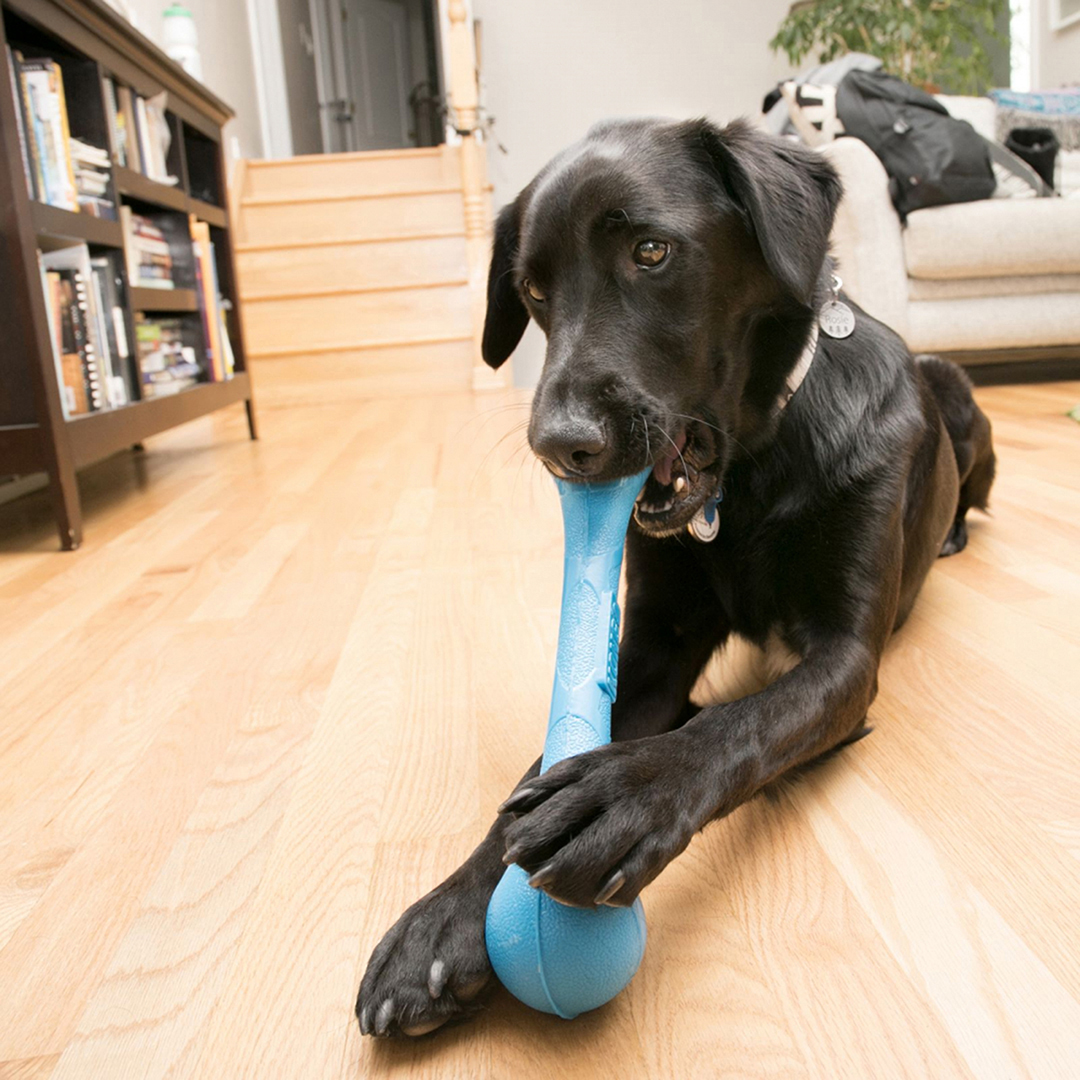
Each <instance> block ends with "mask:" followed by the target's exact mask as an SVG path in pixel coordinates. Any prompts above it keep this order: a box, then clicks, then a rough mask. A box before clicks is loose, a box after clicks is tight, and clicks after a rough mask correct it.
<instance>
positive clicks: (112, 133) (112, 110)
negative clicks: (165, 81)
mask: <svg viewBox="0 0 1080 1080" xmlns="http://www.w3.org/2000/svg"><path fill="white" fill-rule="evenodd" d="M104 86H105V114H106V118H107V119H108V122H109V142H110V145H111V146H112V159H113V161H115V162H116V164H117V165H127V147H125V146H124V144H123V140H122V139H121V138H120V109H119V107H118V105H117V102H116V83H115V82H113V80H112V76H111V75H106V76H105V78H104Z"/></svg>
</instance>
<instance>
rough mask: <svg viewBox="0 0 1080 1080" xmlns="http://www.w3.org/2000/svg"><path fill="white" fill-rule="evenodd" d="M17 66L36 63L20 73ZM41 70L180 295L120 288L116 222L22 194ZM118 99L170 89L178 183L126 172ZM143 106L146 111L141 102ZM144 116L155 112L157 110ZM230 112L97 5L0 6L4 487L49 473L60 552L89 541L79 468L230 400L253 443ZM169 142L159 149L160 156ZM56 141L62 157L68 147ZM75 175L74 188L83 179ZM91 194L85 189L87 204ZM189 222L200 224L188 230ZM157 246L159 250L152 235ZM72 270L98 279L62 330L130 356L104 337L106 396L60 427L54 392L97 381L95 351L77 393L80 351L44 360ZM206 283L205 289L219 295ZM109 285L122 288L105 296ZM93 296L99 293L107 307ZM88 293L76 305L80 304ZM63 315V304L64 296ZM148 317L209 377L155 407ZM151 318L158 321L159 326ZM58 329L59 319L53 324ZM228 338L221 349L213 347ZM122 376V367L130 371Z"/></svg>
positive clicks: (98, 0)
mask: <svg viewBox="0 0 1080 1080" xmlns="http://www.w3.org/2000/svg"><path fill="white" fill-rule="evenodd" d="M20 54H21V55H20ZM24 58H40V61H35V63H34V64H28V63H27V62H26V60H25V59H24ZM16 61H17V63H15V62H16ZM48 61H51V62H52V66H53V68H54V69H58V70H59V72H60V76H61V79H62V83H63V91H64V94H63V96H64V97H66V99H67V111H68V113H69V114H70V120H71V124H70V128H71V130H70V134H71V139H72V141H71V144H70V145H71V147H72V152H74V148H75V146H76V140H78V141H81V143H82V144H83V146H82V147H81V148H80V149H79V153H80V154H81V155H82V157H80V159H79V160H80V161H91V160H92V157H93V155H94V154H96V155H97V156H98V160H96V161H94V162H93V167H94V168H96V169H99V170H100V172H99V173H98V174H97V175H98V176H99V177H100V179H98V180H96V181H95V183H98V184H100V185H101V187H104V189H105V191H104V197H103V198H102V199H98V203H109V202H112V203H115V205H116V209H117V212H118V216H120V217H124V221H125V222H128V223H130V221H131V220H132V218H131V216H130V215H129V216H125V215H127V214H128V212H127V211H124V212H123V214H121V213H120V211H121V209H122V207H124V206H130V207H131V210H132V212H133V213H134V214H136V215H138V214H141V215H143V216H144V218H145V219H146V220H148V221H150V222H153V223H155V224H156V225H157V226H160V229H161V230H163V232H164V234H165V236H166V237H167V242H168V244H169V248H170V254H171V257H172V267H173V275H172V276H173V280H174V281H175V282H176V283H177V284H178V285H179V286H181V287H180V288H174V289H154V288H146V287H139V286H133V285H132V283H131V282H130V281H128V279H127V270H126V260H125V258H124V257H122V256H121V255H120V254H119V252H120V251H122V250H124V248H125V225H124V224H123V223H122V222H121V221H111V220H108V219H107V218H103V217H96V216H94V215H93V214H90V213H75V212H72V211H69V210H64V209H60V208H59V207H56V206H50V205H47V204H46V203H44V202H39V201H36V200H35V199H34V198H32V197H31V192H30V191H29V190H28V187H33V190H34V192H35V193H38V192H40V191H42V190H43V188H42V186H41V185H42V180H41V179H40V176H39V175H38V174H35V175H34V176H33V178H31V175H30V174H29V173H28V172H27V171H26V170H24V161H23V154H22V147H21V145H20V132H22V131H23V127H22V119H23V116H24V113H23V111H22V110H23V109H24V107H25V102H24V97H25V91H24V90H21V89H20V85H21V80H20V75H19V73H20V71H22V72H25V71H26V70H29V69H31V68H36V70H40V69H41V67H42V64H43V63H45V62H48ZM114 87H115V88H116V90H117V92H121V91H123V93H124V94H125V95H129V96H130V97H131V98H134V97H135V96H138V97H141V98H144V99H150V98H154V97H155V96H156V95H159V94H161V93H162V92H163V91H164V92H165V93H166V95H167V99H166V101H165V105H164V112H163V113H161V112H156V113H155V116H159V117H160V116H163V117H164V120H163V121H162V120H159V121H158V128H157V131H158V132H161V133H162V135H163V134H164V129H163V128H162V126H161V125H162V124H165V125H167V128H168V132H169V133H170V134H171V136H172V139H171V145H170V146H169V149H168V153H167V155H166V157H165V161H164V169H165V170H166V171H167V172H168V173H169V174H171V175H174V176H177V177H179V183H178V184H177V185H175V186H170V185H168V184H162V183H159V182H157V181H156V180H153V179H151V178H150V177H149V176H146V175H144V174H143V173H142V172H139V171H137V170H136V169H132V168H127V167H125V166H122V165H120V164H119V162H120V161H122V160H124V158H123V157H122V154H121V151H122V148H123V143H122V140H121V135H123V134H124V132H125V131H126V132H128V133H130V131H131V128H128V127H124V128H123V129H122V130H121V128H118V127H117V126H116V119H117V118H116V112H115V110H114V109H113V110H112V111H110V110H111V109H112V106H114V105H115V101H113V98H112V97H111V96H110V93H111V90H112V88H114ZM125 101H128V98H127V97H125ZM138 107H139V108H140V109H142V108H143V103H138ZM146 108H147V110H149V109H150V105H149V104H147V105H146ZM155 108H160V106H156V107H155ZM232 115H233V113H232V110H231V109H229V107H228V106H227V105H226V104H225V103H224V102H222V101H221V100H220V99H219V98H217V97H215V96H214V95H213V94H212V93H210V91H208V90H207V89H206V87H204V86H203V85H202V84H201V83H199V82H196V81H195V80H194V79H192V78H191V77H190V76H188V75H187V74H186V73H185V72H184V71H183V69H182V68H180V67H179V66H178V65H176V64H174V63H173V62H172V61H171V60H169V59H168V58H167V57H166V56H165V54H164V53H162V52H161V51H160V50H159V49H158V48H157V47H156V46H154V45H153V44H152V43H151V42H150V41H148V40H147V39H146V38H145V37H143V36H142V35H141V34H140V33H139V32H138V31H137V30H135V29H133V28H132V27H131V26H130V25H129V24H128V22H127V21H126V20H125V19H123V18H121V17H120V16H119V15H118V14H116V12H115V11H113V9H112V8H111V7H110V6H108V5H107V4H106V3H104V2H103V0H0V230H2V232H0V242H2V245H3V255H2V256H0V326H2V327H3V328H4V332H3V333H2V334H0V475H7V474H12V475H25V474H28V473H34V472H45V473H47V474H48V477H49V489H50V493H51V496H52V502H53V508H54V511H55V514H56V522H57V528H58V530H59V533H60V543H61V546H62V547H63V548H64V549H66V550H71V549H73V548H76V547H78V546H79V544H80V543H81V542H82V511H81V507H80V502H79V488H78V479H77V476H76V471H77V470H78V469H81V468H83V467H84V466H86V465H89V464H92V463H93V462H95V461H99V460H101V459H102V458H104V457H107V456H109V455H111V454H115V453H118V452H121V451H124V450H128V449H130V448H132V447H133V446H135V445H137V444H141V443H142V442H143V440H145V439H147V438H149V437H150V436H152V435H156V434H158V433H159V432H162V431H165V430H167V429H168V428H171V427H175V426H176V425H177V424H183V423H187V422H188V421H189V420H194V419H196V418H197V417H200V416H204V415H206V414H207V413H210V412H213V411H215V410H217V409H221V408H225V407H227V406H232V405H235V404H237V403H239V402H243V403H244V405H245V408H246V412H247V420H248V427H249V432H250V435H251V438H253V439H254V438H255V437H256V429H255V410H254V400H253V394H252V385H251V376H250V374H249V373H248V371H247V363H246V357H245V353H244V337H243V322H242V319H241V314H242V313H241V310H240V303H239V299H240V298H239V296H238V295H237V293H236V272H235V266H234V254H233V247H234V244H233V235H232V232H231V227H230V226H231V223H230V220H229V214H228V211H227V209H225V207H224V206H223V205H221V204H224V202H225V191H226V184H225V163H224V158H223V155H222V128H223V126H224V125H225V123H226V122H227V121H228V120H229V119H230V118H231V117H232ZM139 123H140V124H141V123H142V121H141V119H140V121H139ZM146 130H148V129H146V128H145V126H144V127H143V129H141V131H140V134H139V138H144V137H145V135H146ZM65 134H66V129H65ZM125 137H126V136H125ZM164 141H165V140H164V137H163V138H162V144H164ZM56 145H58V144H57V142H56V140H53V142H51V143H50V144H49V146H50V148H51V147H52V146H56ZM59 145H61V146H65V147H67V146H68V144H67V143H64V142H60V143H59ZM149 145H150V146H151V147H154V146H157V145H158V144H157V143H156V142H154V143H150V144H149ZM87 148H89V149H87ZM129 149H130V146H129ZM162 152H163V151H162ZM153 153H154V154H157V153H158V152H157V151H153ZM128 160H134V161H135V163H136V164H138V161H139V159H138V156H136V158H135V159H130V158H129V159H128ZM143 160H144V161H145V160H146V159H145V158H144V159H143ZM54 162H55V158H54V157H50V158H49V159H48V160H47V161H46V162H43V163H42V164H43V165H47V166H49V168H51V169H52V172H51V173H50V174H48V176H46V180H48V179H49V177H50V176H51V178H52V180H53V181H55V178H56V175H57V173H56V166H55V164H54ZM34 164H35V166H36V165H37V161H36V160H35V163H34ZM26 168H27V169H29V168H30V166H29V165H28V166H27V167H26ZM162 168H163V166H162V158H161V157H160V156H158V157H157V163H156V165H155V166H154V168H152V169H148V171H152V172H155V174H156V175H162ZM79 175H80V177H81V179H80V181H79V182H80V184H82V183H84V182H85V178H82V177H83V174H79ZM99 191H100V188H97V189H93V188H91V189H90V190H89V193H90V194H93V195H95V196H96V195H97V194H98V192H99ZM86 193H87V192H86V191H84V190H83V189H80V192H79V197H80V202H83V201H84V200H83V195H84V194H86ZM57 201H61V200H59V199H57ZM93 201H94V200H90V202H93ZM189 215H190V216H191V217H192V218H193V219H194V221H193V222H191V223H190V224H189V221H188V217H189ZM200 222H201V223H203V224H199V223H200ZM207 226H209V227H210V229H209V230H208V229H207ZM147 235H148V233H147V232H146V231H145V230H144V231H142V232H141V233H140V236H141V237H146V236H147ZM130 236H131V234H130V233H129V239H130ZM158 236H159V239H158V241H157V242H158V243H159V244H160V242H161V241H160V236H161V234H160V233H159V234H158ZM83 245H86V247H85V248H84V247H83ZM67 249H73V250H71V251H69V250H67ZM80 251H81V254H80ZM87 251H88V252H89V262H87ZM208 251H209V252H210V254H209V255H208V254H207V252H208ZM132 252H134V253H135V257H138V256H139V254H142V255H143V257H145V247H143V249H142V250H141V252H140V251H139V249H136V248H131V246H130V244H129V256H130V255H131V253H132ZM200 253H201V254H200ZM42 258H44V259H45V262H44V268H43V265H42V261H41V260H42ZM73 259H74V260H75V261H76V262H78V260H80V259H81V260H83V262H82V265H84V266H89V270H87V271H83V272H82V274H81V281H82V282H83V283H86V284H89V282H90V280H91V278H93V282H94V286H93V287H94V289H95V290H97V291H95V292H94V293H92V294H86V295H87V299H86V303H87V305H88V306H87V307H86V308H85V309H83V310H84V314H83V315H81V316H79V314H78V311H73V312H72V314H71V317H70V319H69V320H68V329H67V330H65V331H64V333H65V334H68V335H70V322H71V320H75V321H77V319H76V316H78V318H82V319H86V318H90V321H89V323H87V324H85V325H86V327H87V328H88V329H86V330H85V332H84V337H83V342H84V344H85V341H86V340H87V339H86V337H85V333H89V334H90V336H91V338H93V337H94V334H95V331H96V335H97V340H98V341H99V342H100V341H103V340H105V339H106V338H109V339H110V341H111V338H110V335H111V333H112V330H111V329H110V327H111V328H113V329H116V341H119V340H120V336H121V333H123V334H125V335H126V341H127V343H128V346H129V347H128V350H127V353H126V354H125V352H124V350H123V349H119V347H118V346H116V341H112V344H111V345H110V346H109V349H108V350H106V352H105V360H106V362H105V366H104V369H102V366H101V359H100V358H99V359H98V361H97V363H98V367H97V372H98V375H99V376H101V380H102V382H101V385H103V386H104V385H106V384H107V385H108V396H107V397H106V396H104V395H102V396H100V397H92V398H91V399H90V400H89V402H88V403H87V401H86V400H84V401H83V402H82V403H80V404H78V408H79V409H83V410H85V409H87V408H90V409H93V410H94V411H89V412H86V411H83V412H80V413H79V414H77V415H72V416H70V417H69V416H68V415H67V414H66V412H65V404H64V398H63V397H62V394H67V395H68V396H69V397H68V400H69V405H68V408H69V409H70V411H71V412H72V413H75V412H76V403H75V398H73V397H71V395H72V394H73V393H74V392H75V391H73V390H72V389H71V387H72V385H75V386H76V388H77V389H78V388H79V387H81V385H82V377H84V378H85V380H86V385H87V387H88V390H87V393H88V394H92V395H97V394H98V393H99V391H98V390H97V389H93V388H94V387H95V386H97V385H98V384H95V383H94V382H93V381H92V380H93V379H94V377H95V376H94V368H93V367H92V364H93V356H94V354H93V353H92V352H87V353H85V354H84V353H82V347H81V346H80V350H79V351H80V355H82V356H83V362H84V371H83V376H82V377H80V376H79V375H76V376H75V383H74V384H73V383H72V381H71V380H72V375H71V368H70V366H69V364H68V362H69V361H73V362H74V363H75V364H76V368H75V371H76V372H77V371H78V366H77V365H78V364H79V361H80V355H73V354H74V352H75V349H74V347H72V346H70V345H69V347H68V348H66V349H65V350H64V356H63V361H64V366H63V370H62V371H61V370H60V368H61V357H59V356H58V355H56V354H54V349H53V338H54V330H55V333H56V334H57V335H59V334H60V328H59V322H58V323H57V324H56V325H54V322H53V319H54V315H53V314H52V313H53V312H59V311H61V310H62V311H63V312H64V318H65V319H67V318H68V315H67V312H68V311H69V308H68V307H64V308H62V309H61V307H60V305H59V304H58V303H57V293H56V289H57V278H58V268H59V274H63V273H69V271H67V270H64V269H63V267H65V266H69V265H70V260H73ZM200 260H201V262H200ZM133 265H134V264H133ZM46 270H48V271H49V274H48V279H49V280H48V282H47V285H46V287H47V288H51V289H52V292H51V293H50V296H51V301H47V298H46V295H45V292H46V289H43V288H42V284H43V281H45V277H46V275H45V271H46ZM70 272H71V273H74V274H75V278H74V280H75V282H76V288H80V287H81V286H80V285H79V284H78V282H79V281H80V278H79V271H76V270H72V271H70ZM99 274H100V275H101V276H100V277H99ZM207 282H212V285H213V287H211V286H209V285H207ZM60 284H61V285H63V284H65V281H63V280H62V281H61V282H60ZM113 284H115V285H116V290H115V292H113V291H108V290H112V286H113ZM192 286H193V287H192ZM69 287H70V286H69ZM200 289H201V290H202V292H201V293H200V292H199V291H198V290H200ZM102 290H106V291H107V299H106V298H105V294H104V293H103V292H102ZM68 296H69V297H70V294H68ZM83 296H84V293H78V303H79V305H80V306H81V305H82V304H83V299H82V298H83ZM95 297H96V299H95ZM67 303H68V304H70V303H71V301H70V298H69V299H68V300H67ZM50 304H51V306H50ZM95 305H96V306H95ZM210 307H213V309H214V310H215V311H216V310H217V309H218V308H221V309H222V312H221V321H220V322H218V321H216V320H215V319H210V320H209V322H208V321H207V319H206V317H205V311H206V310H210ZM200 312H203V316H204V317H203V318H200ZM87 313H91V314H89V315H88V314H87ZM102 313H105V315H104V317H102ZM108 313H111V319H110V318H109V317H108ZM144 313H145V314H146V316H147V321H148V322H155V323H157V324H158V326H160V327H165V326H172V327H174V328H175V333H176V334H178V335H180V337H179V338H174V339H172V340H173V343H174V344H173V346H172V347H173V348H179V346H180V345H181V344H183V346H184V347H183V348H182V349H180V352H182V353H183V354H184V356H185V358H193V362H190V366H191V368H192V369H193V370H195V365H196V364H197V365H198V369H199V370H200V371H201V374H200V375H199V376H198V377H199V378H201V379H206V380H210V381H200V382H197V383H195V385H193V386H189V387H187V388H186V389H183V390H180V391H178V392H175V393H172V394H162V388H163V384H161V383H159V382H157V381H155V382H154V384H153V385H154V386H155V387H156V388H157V390H158V396H146V397H144V396H143V393H144V391H143V389H142V379H145V378H150V377H151V376H152V375H154V377H155V379H156V373H157V372H159V371H160V370H161V369H159V368H156V367H155V368H149V367H148V368H146V369H145V371H146V374H145V375H144V374H142V373H141V371H140V368H139V366H138V365H137V364H136V363H135V358H134V354H136V353H137V351H138V349H139V348H142V347H143V346H144V345H145V340H144V337H143V333H142V329H141V328H142V326H143V323H142V322H141V321H140V322H139V324H138V325H139V327H140V330H139V334H138V335H136V320H135V316H136V315H141V314H144ZM152 313H161V316H160V317H158V318H156V319H154V318H153V317H152ZM60 317H61V316H60V315H59V314H57V315H56V316H55V318H56V319H57V320H59V319H60ZM95 318H96V319H97V321H95ZM226 326H227V328H228V330H227V338H225V337H223V336H222V335H225V334H226ZM151 329H154V327H151ZM160 332H161V331H160V330H159V333H160ZM65 340H67V338H65ZM150 340H151V341H152V342H156V341H158V340H160V339H157V338H152V339H150ZM117 350H118V351H117ZM189 350H192V351H190V352H189ZM69 354H70V355H69ZM157 355H159V356H160V355H162V354H160V353H159V354H157ZM169 355H171V354H169ZM121 361H123V363H121ZM223 361H225V366H224V367H223ZM169 362H170V363H171V360H170V361H169ZM230 362H231V364H232V367H231V369H230V367H229V363H230ZM124 364H129V365H131V371H130V372H129V371H128V369H127V368H126V367H125V366H124ZM110 365H111V366H110ZM177 370H178V371H179V370H182V368H178V369H177ZM229 370H233V371H234V374H233V376H232V377H231V378H228V377H227V376H228V372H229ZM129 375H130V376H131V381H130V382H129V384H128V392H127V393H126V394H121V393H115V394H114V393H113V390H114V389H115V388H114V387H113V385H112V384H113V383H118V382H119V380H120V378H121V376H123V377H124V378H127V377H128V376H129ZM185 377H186V378H187V379H190V378H191V377H192V376H185ZM62 380H63V381H62ZM214 380H217V381H214ZM173 385H177V384H176V383H174V384H173ZM78 392H79V393H81V390H78ZM146 392H147V393H148V392H149V391H148V390H147V391H146ZM125 398H130V399H133V400H130V403H129V404H126V405H122V406H119V407H112V408H110V407H108V405H109V402H116V401H123V400H125Z"/></svg>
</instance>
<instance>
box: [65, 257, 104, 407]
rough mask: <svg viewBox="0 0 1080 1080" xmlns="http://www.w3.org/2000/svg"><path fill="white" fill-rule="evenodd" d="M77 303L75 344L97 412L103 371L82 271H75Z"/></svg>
mask: <svg viewBox="0 0 1080 1080" xmlns="http://www.w3.org/2000/svg"><path fill="white" fill-rule="evenodd" d="M73 279H74V286H75V303H74V304H73V305H72V308H71V320H72V326H73V328H74V331H75V344H76V348H77V350H78V353H79V359H80V360H81V361H82V370H83V381H84V382H85V384H86V400H87V401H88V402H89V405H90V411H91V412H97V411H98V410H99V409H100V408H101V407H102V403H103V398H102V387H101V372H100V371H99V369H98V361H97V354H96V353H95V351H94V344H93V340H92V339H91V337H90V305H89V297H88V296H87V291H86V281H85V280H84V279H83V275H82V273H81V272H80V271H78V270H76V271H74V272H73Z"/></svg>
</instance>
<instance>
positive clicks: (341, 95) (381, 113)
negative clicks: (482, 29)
mask: <svg viewBox="0 0 1080 1080" xmlns="http://www.w3.org/2000/svg"><path fill="white" fill-rule="evenodd" d="M435 4H436V0H310V16H311V27H312V35H313V42H312V45H313V48H312V59H313V67H314V83H315V86H314V90H315V93H316V96H317V111H318V124H319V129H320V135H321V142H322V150H323V151H324V152H325V153H343V152H348V151H353V150H391V149H399V148H402V147H410V146H436V145H438V144H439V143H441V142H442V141H443V137H444V132H443V108H442V101H443V85H442V73H441V70H440V56H439V44H438V21H437V20H438V16H437V12H436V8H435ZM293 96H294V95H293V94H292V92H291V91H290V99H292V98H293Z"/></svg>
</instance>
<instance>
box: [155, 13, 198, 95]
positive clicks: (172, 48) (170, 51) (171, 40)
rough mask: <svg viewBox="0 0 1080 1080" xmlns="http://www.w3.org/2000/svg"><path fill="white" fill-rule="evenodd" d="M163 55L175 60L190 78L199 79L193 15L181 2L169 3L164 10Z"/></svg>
mask: <svg viewBox="0 0 1080 1080" xmlns="http://www.w3.org/2000/svg"><path fill="white" fill-rule="evenodd" d="M164 22H165V37H164V44H165V55H166V56H168V57H169V59H170V60H175V61H176V62H177V63H178V64H179V65H180V66H181V67H182V68H183V69H184V70H185V71H186V72H187V73H188V74H189V75H190V76H191V77H192V78H194V79H199V80H201V79H202V77H203V73H202V58H201V57H200V56H199V34H198V31H197V30H196V29H195V17H194V16H193V15H192V14H191V12H190V11H188V9H187V8H186V7H184V6H183V5H182V4H170V5H169V6H168V7H167V8H166V9H165V12H164Z"/></svg>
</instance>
